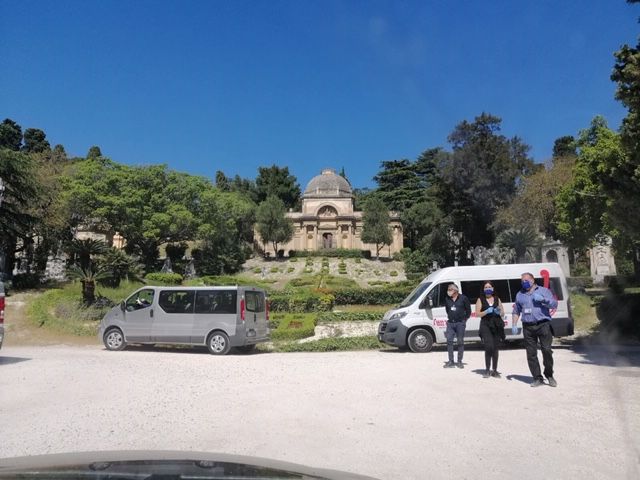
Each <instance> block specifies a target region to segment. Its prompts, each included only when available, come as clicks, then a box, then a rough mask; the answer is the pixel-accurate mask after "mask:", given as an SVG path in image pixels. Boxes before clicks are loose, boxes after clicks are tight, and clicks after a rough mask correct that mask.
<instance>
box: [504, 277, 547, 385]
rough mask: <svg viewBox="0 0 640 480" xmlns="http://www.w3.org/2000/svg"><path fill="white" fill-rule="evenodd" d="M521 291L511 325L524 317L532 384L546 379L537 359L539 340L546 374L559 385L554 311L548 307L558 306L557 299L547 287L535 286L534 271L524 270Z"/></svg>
mask: <svg viewBox="0 0 640 480" xmlns="http://www.w3.org/2000/svg"><path fill="white" fill-rule="evenodd" d="M521 282H522V290H521V291H519V292H518V294H517V295H516V301H515V303H514V305H513V318H512V321H513V323H512V325H514V326H516V325H517V324H518V318H519V317H520V316H522V334H523V335H524V342H525V347H526V349H527V362H528V363H529V370H530V371H531V375H532V376H533V383H532V384H531V386H532V387H539V386H541V385H544V379H543V377H542V374H541V373H540V362H539V361H538V341H539V342H540V350H542V363H543V364H544V376H545V377H547V381H548V382H549V385H550V386H552V387H557V386H558V382H556V380H555V378H553V352H552V351H551V342H552V340H553V331H552V330H551V313H550V311H549V310H552V309H554V308H557V306H558V301H557V300H556V299H555V298H554V296H553V293H551V290H549V289H548V288H544V287H541V286H539V285H536V281H535V278H534V277H533V274H531V273H523V274H522V277H521Z"/></svg>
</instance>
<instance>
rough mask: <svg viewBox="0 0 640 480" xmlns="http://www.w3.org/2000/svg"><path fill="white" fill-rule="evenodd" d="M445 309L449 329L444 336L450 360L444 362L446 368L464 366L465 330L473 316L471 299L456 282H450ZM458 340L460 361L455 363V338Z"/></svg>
mask: <svg viewBox="0 0 640 480" xmlns="http://www.w3.org/2000/svg"><path fill="white" fill-rule="evenodd" d="M445 302H446V303H445V309H446V310H447V317H448V320H447V330H446V331H445V333H444V336H445V337H446V338H447V353H448V355H449V361H448V362H447V363H445V364H444V368H452V367H454V366H457V367H458V368H464V364H463V363H462V355H463V354H464V332H465V330H466V328H467V320H469V317H470V316H471V303H470V302H469V299H468V298H467V297H466V296H465V295H463V294H461V293H460V292H459V290H458V286H457V285H456V284H455V283H451V284H449V286H448V287H447V298H446V300H445ZM454 337H455V338H456V340H457V342H458V363H457V364H454V363H453V339H454Z"/></svg>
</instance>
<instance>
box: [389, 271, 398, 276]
mask: <svg viewBox="0 0 640 480" xmlns="http://www.w3.org/2000/svg"><path fill="white" fill-rule="evenodd" d="M389 275H391V276H392V277H397V276H398V272H396V271H395V270H391V271H390V272H389Z"/></svg>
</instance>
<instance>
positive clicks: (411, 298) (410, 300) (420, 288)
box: [399, 282, 431, 307]
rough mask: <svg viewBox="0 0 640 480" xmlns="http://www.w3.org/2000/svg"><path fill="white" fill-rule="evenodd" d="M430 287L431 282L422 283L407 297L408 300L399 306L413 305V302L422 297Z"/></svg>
mask: <svg viewBox="0 0 640 480" xmlns="http://www.w3.org/2000/svg"><path fill="white" fill-rule="evenodd" d="M429 285H431V282H427V283H421V284H420V285H418V286H417V287H416V288H414V289H413V291H412V292H411V293H410V294H409V295H407V298H405V299H404V300H403V301H402V303H401V304H400V305H399V306H400V307H408V306H409V305H412V304H413V302H415V301H416V300H417V299H418V298H419V297H420V295H422V294H423V292H424V291H425V290H426V289H427V288H429Z"/></svg>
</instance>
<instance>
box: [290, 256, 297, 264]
mask: <svg viewBox="0 0 640 480" xmlns="http://www.w3.org/2000/svg"><path fill="white" fill-rule="evenodd" d="M297 261H298V259H297V258H296V257H292V258H290V259H289V262H291V263H296V262H297Z"/></svg>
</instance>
